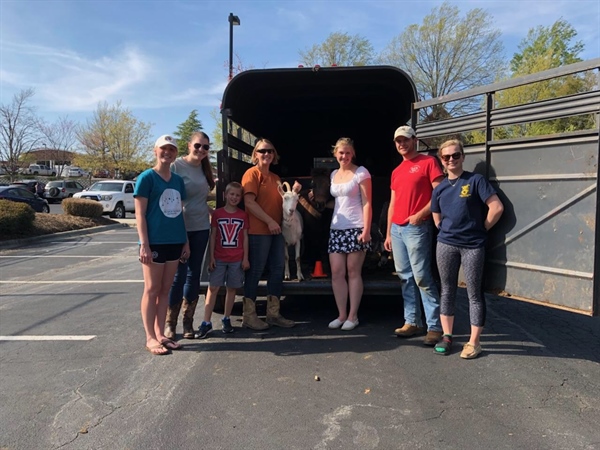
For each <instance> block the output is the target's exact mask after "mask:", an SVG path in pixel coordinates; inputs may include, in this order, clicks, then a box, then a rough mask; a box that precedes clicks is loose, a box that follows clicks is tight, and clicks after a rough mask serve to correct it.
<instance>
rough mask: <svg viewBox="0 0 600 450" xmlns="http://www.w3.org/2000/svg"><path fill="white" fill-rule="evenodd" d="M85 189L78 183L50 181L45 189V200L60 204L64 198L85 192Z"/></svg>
mask: <svg viewBox="0 0 600 450" xmlns="http://www.w3.org/2000/svg"><path fill="white" fill-rule="evenodd" d="M84 189H85V188H84V187H83V185H82V184H81V183H78V182H77V181H69V180H55V181H49V182H48V184H47V185H46V187H45V188H44V198H45V199H46V200H48V202H49V203H52V202H60V201H61V200H62V199H63V198H68V197H73V194H76V193H77V192H81V191H83V190H84Z"/></svg>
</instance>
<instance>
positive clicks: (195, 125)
mask: <svg viewBox="0 0 600 450" xmlns="http://www.w3.org/2000/svg"><path fill="white" fill-rule="evenodd" d="M195 131H202V123H201V122H200V120H198V111H197V110H195V109H194V110H192V112H191V113H190V115H189V116H188V118H187V119H186V120H185V121H184V122H182V123H180V124H179V125H178V126H177V131H175V132H174V133H173V134H174V135H175V137H176V138H177V148H178V149H179V155H180V156H182V155H185V154H187V144H188V142H189V141H190V137H191V136H192V133H194V132H195Z"/></svg>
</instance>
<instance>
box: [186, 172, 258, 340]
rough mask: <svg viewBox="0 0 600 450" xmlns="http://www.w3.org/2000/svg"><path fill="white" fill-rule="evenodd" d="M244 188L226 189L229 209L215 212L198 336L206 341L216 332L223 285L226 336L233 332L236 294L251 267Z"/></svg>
mask: <svg viewBox="0 0 600 450" xmlns="http://www.w3.org/2000/svg"><path fill="white" fill-rule="evenodd" d="M242 192H243V190H242V185H241V184H240V183H237V182H231V183H229V184H228V185H227V187H226V188H225V202H226V203H225V206H224V207H223V208H218V209H216V210H215V211H214V213H213V215H212V219H211V225H210V226H211V232H210V241H209V247H208V251H209V261H210V263H209V266H208V270H209V272H210V276H209V286H208V291H207V293H206V300H205V303H204V321H203V322H202V324H201V325H200V327H199V329H198V334H197V335H196V337H197V338H198V339H204V338H206V337H207V336H208V334H209V333H210V332H211V331H212V323H211V321H210V319H211V316H212V312H213V309H214V307H215V300H216V299H217V294H218V293H219V289H220V287H221V286H225V287H226V293H225V315H224V316H223V319H221V321H222V322H223V328H222V331H223V333H233V331H234V330H233V327H232V326H231V319H230V317H229V316H230V315H231V310H232V309H233V303H234V301H235V293H236V290H237V289H238V288H241V287H242V286H243V284H244V271H245V270H248V268H249V267H250V262H249V261H248V228H249V226H250V225H249V220H248V215H247V214H246V212H245V211H243V210H241V209H239V208H238V207H237V205H238V204H239V203H240V201H241V199H242Z"/></svg>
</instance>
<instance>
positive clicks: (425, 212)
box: [408, 176, 444, 225]
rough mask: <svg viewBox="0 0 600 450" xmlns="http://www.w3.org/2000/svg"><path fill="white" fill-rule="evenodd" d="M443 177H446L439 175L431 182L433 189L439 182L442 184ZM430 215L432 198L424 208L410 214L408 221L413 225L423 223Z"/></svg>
mask: <svg viewBox="0 0 600 450" xmlns="http://www.w3.org/2000/svg"><path fill="white" fill-rule="evenodd" d="M443 179H444V177H443V176H439V177H437V178H436V179H435V180H433V181H432V182H431V187H432V188H433V189H435V188H436V186H437V185H438V184H440V183H441V182H442V180H443ZM430 215H431V200H429V201H428V202H427V204H426V205H425V206H424V207H423V209H421V210H420V211H418V212H416V213H415V214H413V215H412V216H408V223H410V224H411V225H419V224H421V223H423V220H426V219H427V217H429V216H430Z"/></svg>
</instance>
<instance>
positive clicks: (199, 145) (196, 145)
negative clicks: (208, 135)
mask: <svg viewBox="0 0 600 450" xmlns="http://www.w3.org/2000/svg"><path fill="white" fill-rule="evenodd" d="M194 148H195V149H196V150H200V149H202V150H206V151H209V150H210V145H209V144H198V143H196V144H194Z"/></svg>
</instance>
